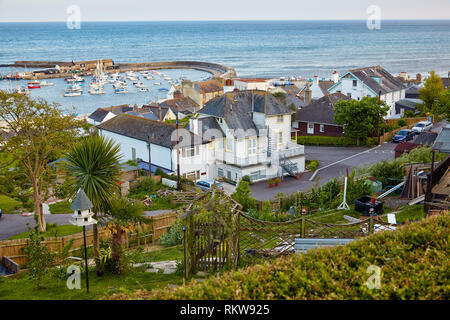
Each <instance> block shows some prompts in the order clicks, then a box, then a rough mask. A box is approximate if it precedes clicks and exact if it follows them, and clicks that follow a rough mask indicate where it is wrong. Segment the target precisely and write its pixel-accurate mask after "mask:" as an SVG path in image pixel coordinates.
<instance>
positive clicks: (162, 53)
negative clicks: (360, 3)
mask: <svg viewBox="0 0 450 320" xmlns="http://www.w3.org/2000/svg"><path fill="white" fill-rule="evenodd" d="M97 58H112V59H114V60H115V61H116V62H142V61H170V60H197V61H210V62H216V63H222V64H226V65H231V66H233V67H234V68H235V69H236V71H237V73H238V75H239V76H263V77H277V76H298V75H301V76H302V77H311V76H313V75H319V76H321V77H328V76H330V74H331V72H332V71H333V70H337V71H339V72H341V73H342V72H344V71H346V70H348V69H351V68H355V67H362V66H368V65H377V64H380V65H382V66H383V67H385V68H386V69H387V70H389V71H390V72H392V73H394V74H397V73H399V72H401V71H407V72H408V73H410V74H412V75H415V74H416V73H418V72H421V73H423V74H424V73H426V72H428V71H430V70H432V69H434V70H436V71H437V72H438V73H440V74H441V75H447V72H448V71H449V70H450V20H445V21H382V23H381V29H380V30H369V29H367V27H366V22H365V21H233V22H226V21H220V22H212V21H210V22H206V21H202V22H85V23H82V24H81V29H79V30H77V29H73V30H70V29H67V27H66V24H65V23H0V64H2V63H12V62H14V61H16V60H64V61H70V60H72V59H73V60H84V59H86V60H87V59H89V60H90V59H97ZM2 70H4V68H0V73H4V72H2ZM204 76H205V75H203V74H202V75H200V74H195V75H193V77H194V78H195V77H197V78H202V77H204ZM61 94H62V92H60V93H59V95H61ZM124 96H125V97H127V95H124ZM128 97H130V96H128ZM115 98H117V95H115V96H114V95H112V97H111V99H115ZM120 99H122V98H120ZM131 100H133V99H131ZM130 103H134V101H130ZM91 108H93V106H90V105H89V104H84V103H83V106H82V108H81V109H82V110H80V112H85V111H86V110H88V109H91Z"/></svg>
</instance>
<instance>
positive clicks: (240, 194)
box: [231, 180, 256, 211]
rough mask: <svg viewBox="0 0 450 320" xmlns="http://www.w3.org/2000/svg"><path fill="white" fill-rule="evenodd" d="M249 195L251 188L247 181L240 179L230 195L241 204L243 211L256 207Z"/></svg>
mask: <svg viewBox="0 0 450 320" xmlns="http://www.w3.org/2000/svg"><path fill="white" fill-rule="evenodd" d="M251 195H252V190H251V189H250V187H249V183H248V182H247V181H244V180H241V181H239V184H238V186H237V187H236V191H235V192H234V193H233V194H232V195H231V197H232V198H233V199H234V200H236V201H237V202H239V203H240V204H241V205H242V207H243V210H244V211H247V210H248V209H252V208H255V207H256V202H255V199H254V198H252V196H251Z"/></svg>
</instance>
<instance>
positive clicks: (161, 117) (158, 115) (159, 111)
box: [141, 105, 177, 121]
mask: <svg viewBox="0 0 450 320" xmlns="http://www.w3.org/2000/svg"><path fill="white" fill-rule="evenodd" d="M141 110H142V111H146V112H150V113H152V114H154V115H155V119H154V120H158V121H167V120H175V119H176V118H177V115H176V109H175V110H173V109H172V108H169V107H163V106H161V105H157V106H152V105H143V106H142V108H141Z"/></svg>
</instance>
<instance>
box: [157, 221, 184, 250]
mask: <svg viewBox="0 0 450 320" xmlns="http://www.w3.org/2000/svg"><path fill="white" fill-rule="evenodd" d="M159 242H160V243H161V244H162V245H164V246H168V247H169V246H176V245H177V244H182V243H183V222H182V221H181V219H177V220H176V221H175V223H174V224H173V225H172V227H170V229H169V232H167V233H166V234H163V235H162V236H161V237H160V238H159Z"/></svg>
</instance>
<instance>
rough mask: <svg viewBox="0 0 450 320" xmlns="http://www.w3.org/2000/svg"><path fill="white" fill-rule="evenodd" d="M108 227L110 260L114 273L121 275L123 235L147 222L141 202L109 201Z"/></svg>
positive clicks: (126, 200)
mask: <svg viewBox="0 0 450 320" xmlns="http://www.w3.org/2000/svg"><path fill="white" fill-rule="evenodd" d="M105 219H106V221H107V223H108V226H107V230H108V231H109V232H110V233H111V235H112V240H111V251H112V254H111V258H112V260H113V263H114V273H116V274H121V273H122V271H123V266H122V264H121V256H122V240H123V235H124V234H125V233H126V232H127V231H130V230H133V229H134V227H135V226H136V225H138V224H141V223H145V222H148V221H149V218H147V217H146V216H145V213H144V206H143V204H142V203H141V202H131V201H130V200H128V199H126V198H119V199H114V200H112V201H111V203H110V206H109V208H108V210H107V214H106V217H105Z"/></svg>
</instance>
